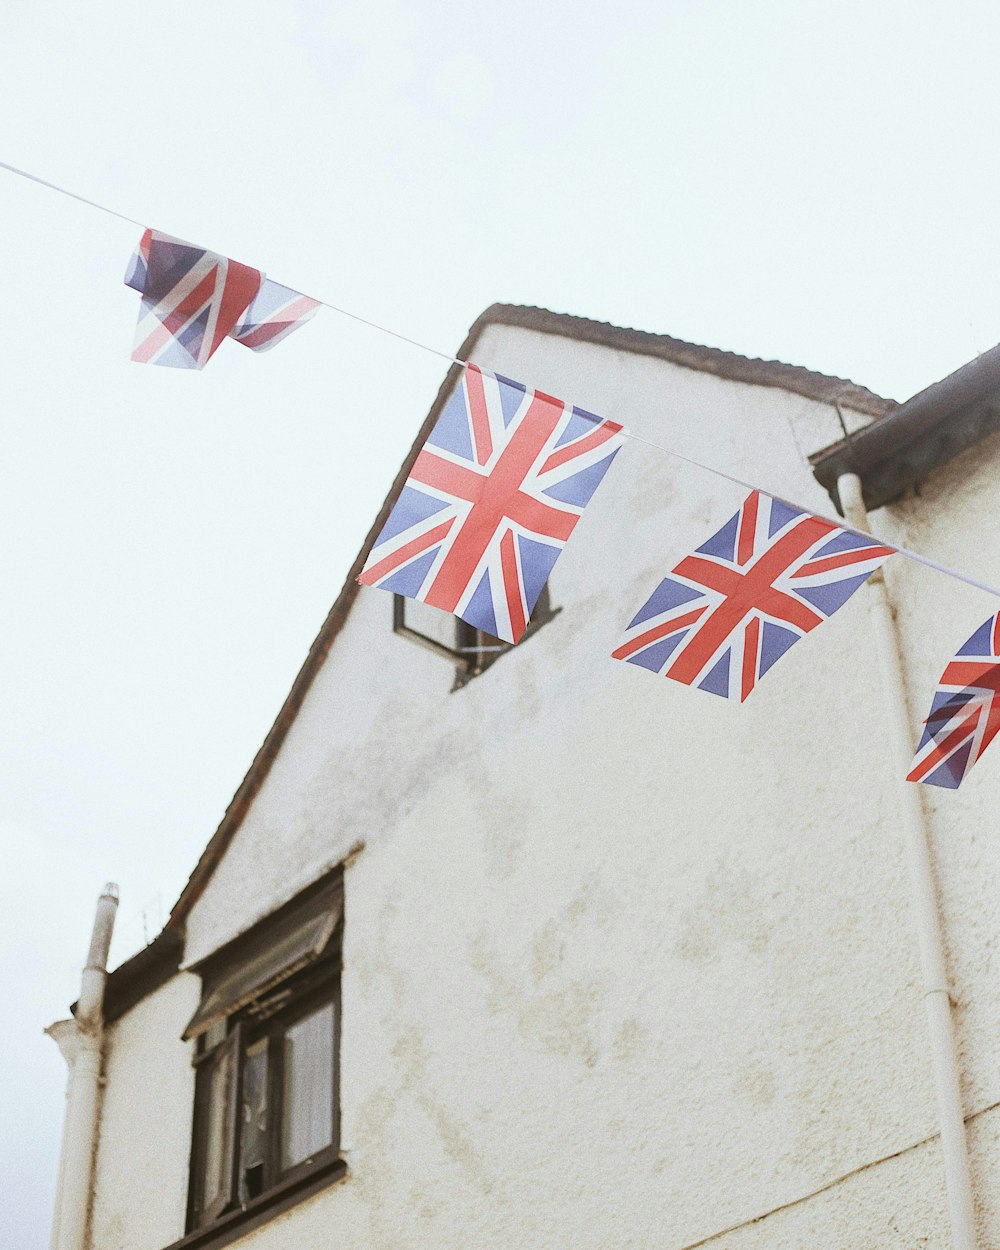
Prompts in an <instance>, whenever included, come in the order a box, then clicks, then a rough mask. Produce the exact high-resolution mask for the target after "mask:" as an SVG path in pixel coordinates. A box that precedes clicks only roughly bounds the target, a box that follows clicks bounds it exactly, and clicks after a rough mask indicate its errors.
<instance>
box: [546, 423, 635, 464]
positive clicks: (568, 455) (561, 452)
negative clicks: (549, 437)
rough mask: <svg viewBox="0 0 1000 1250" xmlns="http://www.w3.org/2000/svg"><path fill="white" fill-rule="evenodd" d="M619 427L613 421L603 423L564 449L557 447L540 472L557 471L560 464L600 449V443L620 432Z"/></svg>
mask: <svg viewBox="0 0 1000 1250" xmlns="http://www.w3.org/2000/svg"><path fill="white" fill-rule="evenodd" d="M621 428H622V427H621V426H620V425H616V424H615V423H614V421H605V422H604V423H603V425H600V426H598V427H597V429H595V430H591V432H590V433H589V434H585V435H584V436H583V438H578V439H576V440H575V442H572V443H567V444H566V445H565V446H564V447H557V448H556V450H555V451H554V452H553V453H552V455H551V456H549V458H548V460H546V461H545V463H544V464H543V465H542V467H541V470H540V472H542V473H547V472H548V471H549V469H558V467H559V466H560V465H561V464H565V463H566V461H567V460H573V459H575V458H576V457H577V456H583V455H586V453H587V452H588V451H593V449H594V448H595V447H600V445H601V444H602V443H606V442H607V441H608V439H609V438H613V437H614V436H615V435H616V434H617V433H618V432H619V431H620V430H621Z"/></svg>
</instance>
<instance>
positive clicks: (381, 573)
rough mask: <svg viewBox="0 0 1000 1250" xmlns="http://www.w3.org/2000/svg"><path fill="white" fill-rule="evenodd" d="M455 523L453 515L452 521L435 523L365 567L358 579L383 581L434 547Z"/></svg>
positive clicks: (367, 583)
mask: <svg viewBox="0 0 1000 1250" xmlns="http://www.w3.org/2000/svg"><path fill="white" fill-rule="evenodd" d="M454 524H455V518H454V517H452V518H451V520H450V521H443V522H442V523H441V524H440V525H435V527H434V528H433V529H432V530H428V531H427V533H426V534H421V536H420V537H419V538H414V539H413V541H412V542H408V543H406V545H405V546H403V547H400V548H399V550H398V551H394V552H393V553H392V555H391V556H386V557H385V559H384V560H380V561H379V562H378V564H373V565H372V567H371V568H370V569H365V571H364V572H363V573H362V574H361V575H360V576H359V577H358V581H359V582H360V583H361V584H362V585H363V586H374V585H375V583H376V582H379V581H381V580H382V578H383V577H387V576H388V575H389V574H390V573H391V572H393V570H395V569H398V568H399V567H400V566H401V565H403V564H406V562H407V561H408V560H411V559H412V558H413V557H414V556H418V555H420V553H421V552H422V551H426V550H427V549H428V547H433V546H434V544H435V543H437V542H440V541H441V539H442V538H446V537H447V535H448V531H449V530H450V529H451V527H452V526H453V525H454Z"/></svg>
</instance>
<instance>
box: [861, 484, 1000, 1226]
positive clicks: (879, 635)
mask: <svg viewBox="0 0 1000 1250" xmlns="http://www.w3.org/2000/svg"><path fill="white" fill-rule="evenodd" d="M837 490H838V492H839V494H840V502H841V505H842V506H843V509H844V516H845V517H846V518H847V522H848V524H849V525H851V526H852V527H853V528H854V529H857V530H863V531H865V532H866V533H870V532H871V527H870V525H869V521H868V512H867V510H866V508H865V505H864V500H863V498H862V493H861V479H860V478H859V477H858V476H857V475H856V474H854V473H845V474H844V475H843V476H842V477H840V478H838V480H837ZM866 585H867V587H868V588H869V589H868V602H869V605H870V609H871V619H872V626H873V630H874V633H875V640H876V645H877V647H878V652H879V663H880V666H881V669H882V687H883V694H884V698H885V705H886V707H887V709H888V715H889V738H890V749H891V752H892V762H893V766H894V768H895V771H896V777H897V778H898V784H897V793H898V796H899V802H900V808H901V811H900V815H901V818H902V822H901V823H902V832H903V840H904V844H905V847H906V861H907V867H908V872H909V878H910V891H911V895H912V907H913V917H914V920H915V921H916V926H917V939H918V942H919V947H920V971H921V975H922V980H923V990H924V1007H925V1009H926V1013H927V1027H928V1030H929V1033H930V1043H931V1062H932V1066H933V1069H934V1084H935V1087H936V1090H937V1103H938V1120H939V1122H940V1127H941V1153H942V1155H943V1157H944V1170H945V1181H946V1184H947V1191H948V1206H949V1210H950V1213H951V1229H952V1244H953V1246H954V1250H975V1247H976V1231H975V1217H974V1214H973V1206H972V1178H971V1176H970V1173H969V1152H968V1146H967V1143H966V1139H965V1117H964V1114H963V1111H962V1095H961V1088H960V1085H959V1072H958V1055H957V1048H956V1045H955V1026H954V1021H953V1018H952V1001H951V994H950V992H949V988H948V973H947V968H946V965H945V955H944V935H943V932H942V926H941V912H940V908H939V907H938V901H937V888H936V885H935V881H934V866H933V863H932V861H931V850H930V839H929V835H928V827H927V815H926V812H925V809H924V805H923V798H922V794H921V789H920V786H919V785H915V784H914V783H912V782H908V781H905V780H904V778H905V777H906V774H907V773H908V772H909V771H910V764H911V762H912V760H913V750H914V740H913V726H914V725H915V724H916V723H917V722H916V721H914V719H913V715H912V712H911V710H910V707H909V704H908V700H907V696H906V682H905V674H904V671H903V662H902V657H901V654H900V645H899V635H898V633H897V631H896V618H895V612H894V610H893V606H892V600H891V599H890V598H889V590H888V587H887V586H886V584H885V578H884V577H883V576H882V573H881V571H879V572H876V573H873V574H872V576H871V577H869V579H868V582H867V583H866Z"/></svg>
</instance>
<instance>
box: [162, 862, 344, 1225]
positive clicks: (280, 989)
mask: <svg viewBox="0 0 1000 1250" xmlns="http://www.w3.org/2000/svg"><path fill="white" fill-rule="evenodd" d="M342 917H343V887H342V874H341V871H340V870H339V869H338V870H337V872H336V873H334V874H332V875H331V876H329V877H327V878H325V879H323V880H322V881H320V882H317V883H316V885H315V886H313V887H311V888H310V889H309V890H307V891H306V892H305V893H304V894H302V895H300V896H299V898H297V899H295V900H294V901H293V902H292V903H290V904H288V905H286V906H285V907H283V908H281V909H280V910H279V911H278V912H276V913H275V914H274V915H273V916H270V917H268V919H266V920H264V921H261V923H260V924H258V925H255V926H254V927H253V928H252V929H251V930H250V931H249V932H248V933H246V934H244V935H243V936H242V937H240V938H237V939H236V940H235V941H234V942H231V943H230V944H229V945H227V946H226V947H224V948H223V949H222V950H221V951H219V952H218V953H217V954H215V955H213V956H211V957H210V958H209V959H207V960H205V961H204V963H203V964H201V965H199V967H198V968H197V969H196V971H198V972H200V973H201V976H202V998H201V1002H200V1004H199V1006H198V1010H197V1011H196V1012H195V1014H194V1016H193V1018H192V1019H191V1021H190V1023H189V1024H188V1027H187V1029H186V1030H185V1032H184V1037H185V1038H196V1039H197V1045H196V1053H195V1057H194V1063H195V1069H196V1075H195V1105H194V1124H193V1133H192V1143H191V1176H190V1185H189V1194H188V1234H187V1235H186V1236H185V1237H184V1238H183V1239H182V1241H181V1242H180V1243H176V1244H177V1245H178V1246H184V1247H188V1246H191V1247H194V1246H196V1245H197V1246H202V1245H205V1246H207V1245H216V1244H222V1243H223V1242H224V1241H226V1240H229V1239H230V1238H231V1237H233V1236H239V1235H242V1233H243V1232H245V1231H247V1225H248V1223H249V1222H250V1221H251V1220H252V1221H253V1222H254V1223H256V1222H259V1220H260V1219H262V1218H265V1217H266V1218H269V1217H270V1216H271V1215H273V1214H275V1213H276V1212H277V1211H278V1210H283V1209H285V1208H286V1207H287V1206H289V1205H291V1203H292V1202H294V1201H297V1200H298V1199H300V1198H302V1197H304V1196H305V1195H306V1194H307V1193H312V1192H313V1191H314V1190H315V1189H317V1188H319V1187H320V1185H322V1184H328V1183H329V1182H330V1181H331V1180H334V1179H337V1178H338V1177H339V1176H340V1175H342V1174H343V1172H344V1170H345V1168H344V1164H343V1163H342V1162H341V1161H340V1159H339V1141H338V1138H339V1127H340V1126H339V1100H338V1085H339V1072H338V1060H339V1036H340V952H341V933H342V928H343V925H342Z"/></svg>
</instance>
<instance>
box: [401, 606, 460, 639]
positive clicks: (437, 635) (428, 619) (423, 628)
mask: <svg viewBox="0 0 1000 1250" xmlns="http://www.w3.org/2000/svg"><path fill="white" fill-rule="evenodd" d="M403 624H404V625H405V626H406V628H407V629H412V630H413V631H414V632H415V633H418V634H422V635H423V636H424V637H425V638H430V640H431V641H432V642H437V643H440V645H441V646H442V647H447V648H448V650H449V651H455V650H457V648H458V647H459V645H460V644H459V641H458V620H457V618H456V617H454V616H452V614H451V613H450V612H443V611H442V610H441V609H440V608H432V607H431V606H430V605H429V604H427V603H421V602H420V601H419V600H418V599H405V598H404V599H403Z"/></svg>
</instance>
